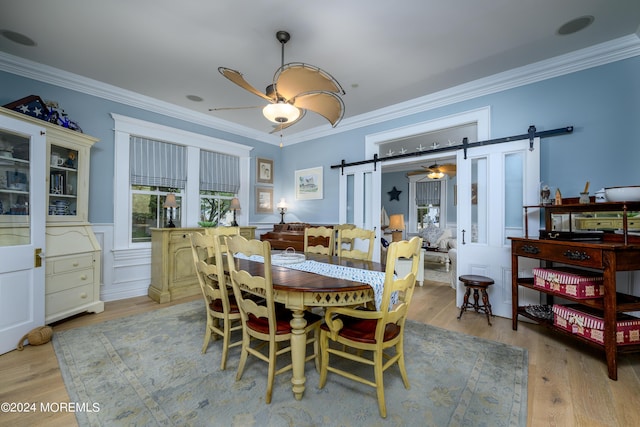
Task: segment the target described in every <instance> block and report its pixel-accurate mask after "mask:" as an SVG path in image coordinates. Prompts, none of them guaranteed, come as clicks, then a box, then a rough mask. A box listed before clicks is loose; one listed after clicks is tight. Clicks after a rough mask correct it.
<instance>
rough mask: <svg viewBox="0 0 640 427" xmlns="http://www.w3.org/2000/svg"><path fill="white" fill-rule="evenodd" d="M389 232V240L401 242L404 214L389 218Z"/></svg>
mask: <svg viewBox="0 0 640 427" xmlns="http://www.w3.org/2000/svg"><path fill="white" fill-rule="evenodd" d="M388 230H389V231H391V236H392V237H391V240H392V241H393V242H399V241H400V240H402V232H403V231H404V214H394V215H391V216H390V217H389V228H388Z"/></svg>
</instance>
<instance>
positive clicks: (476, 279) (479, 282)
mask: <svg viewBox="0 0 640 427" xmlns="http://www.w3.org/2000/svg"><path fill="white" fill-rule="evenodd" d="M458 280H460V281H461V282H462V283H464V284H465V286H468V285H471V286H481V287H485V288H486V287H487V286H489V285H493V283H494V282H493V279H492V278H490V277H485V276H478V275H476V274H466V275H464V276H460V277H458Z"/></svg>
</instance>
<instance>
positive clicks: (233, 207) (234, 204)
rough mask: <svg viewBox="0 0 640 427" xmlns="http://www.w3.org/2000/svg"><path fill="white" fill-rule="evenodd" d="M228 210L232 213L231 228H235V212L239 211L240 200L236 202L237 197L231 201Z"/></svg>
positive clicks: (236, 223) (236, 224)
mask: <svg viewBox="0 0 640 427" xmlns="http://www.w3.org/2000/svg"><path fill="white" fill-rule="evenodd" d="M229 209H231V210H232V211H233V221H231V226H232V227H237V226H238V222H237V221H236V211H239V210H240V200H238V198H237V197H234V198H233V199H231V206H229Z"/></svg>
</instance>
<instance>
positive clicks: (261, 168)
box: [256, 158, 273, 184]
mask: <svg viewBox="0 0 640 427" xmlns="http://www.w3.org/2000/svg"><path fill="white" fill-rule="evenodd" d="M256 165H257V171H256V177H257V182H260V183H262V184H273V160H269V159H260V158H258V159H257V160H256Z"/></svg>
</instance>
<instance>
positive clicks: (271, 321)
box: [226, 236, 322, 403]
mask: <svg viewBox="0 0 640 427" xmlns="http://www.w3.org/2000/svg"><path fill="white" fill-rule="evenodd" d="M226 241H227V262H228V266H229V268H228V270H229V275H230V277H231V283H232V285H233V292H234V294H235V296H236V301H237V302H238V307H239V308H240V315H241V317H242V353H241V355H240V364H239V365H238V372H237V374H236V381H237V380H240V379H241V378H242V373H243V371H244V367H245V364H246V362H247V358H248V356H249V355H253V356H255V357H256V358H258V359H260V360H262V361H264V362H267V363H268V365H269V367H268V371H267V391H266V396H265V402H266V403H271V395H272V391H273V382H274V378H275V376H276V375H278V374H281V373H283V372H287V371H290V370H291V369H292V364H291V360H289V361H288V362H289V363H287V364H286V365H284V366H281V367H280V368H279V369H276V358H277V356H281V355H283V354H285V353H290V352H291V324H290V321H291V319H292V317H293V315H292V313H291V311H289V310H282V309H278V310H276V303H275V301H274V295H273V282H272V277H271V244H270V243H269V242H267V241H264V242H261V241H259V240H246V239H245V238H244V237H242V236H233V237H227V238H226ZM240 253H241V254H243V255H245V256H251V255H259V256H261V257H263V259H264V263H263V265H264V268H263V275H262V276H258V275H251V274H250V273H249V272H248V271H245V270H238V269H237V268H236V261H235V259H234V257H235V255H236V254H240ZM243 290H246V291H248V292H251V293H254V294H257V295H260V296H262V297H263V300H261V301H255V300H253V299H248V298H246V296H245V295H246V292H242V291H243ZM304 318H305V320H306V321H307V326H306V327H305V334H307V344H310V343H313V346H314V354H312V355H310V356H307V357H306V359H305V361H309V360H311V359H315V363H316V369H319V364H320V352H319V348H318V347H319V346H318V341H319V339H318V338H319V328H320V323H321V322H322V318H321V317H320V316H318V315H315V314H313V313H311V312H305V315H304ZM310 333H313V336H312V337H311V338H309V337H308V335H309V334H310ZM256 342H259V343H258V344H257V345H254V346H252V343H256ZM265 344H266V346H267V352H266V354H265V353H264V352H263V351H261V349H262V348H263V347H264V345H265ZM281 345H285V347H281Z"/></svg>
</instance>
